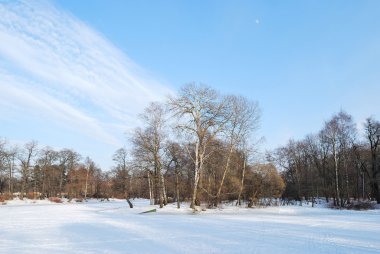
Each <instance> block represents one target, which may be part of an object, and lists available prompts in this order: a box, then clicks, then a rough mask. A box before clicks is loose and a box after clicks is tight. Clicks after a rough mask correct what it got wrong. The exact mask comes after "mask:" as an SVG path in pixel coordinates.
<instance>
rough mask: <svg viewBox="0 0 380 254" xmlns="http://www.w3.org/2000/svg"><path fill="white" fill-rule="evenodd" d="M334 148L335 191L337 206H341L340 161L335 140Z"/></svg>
mask: <svg viewBox="0 0 380 254" xmlns="http://www.w3.org/2000/svg"><path fill="white" fill-rule="evenodd" d="M332 147H333V154H334V156H333V157H334V168H335V191H336V204H337V205H338V206H340V202H339V198H340V194H339V171H338V159H337V155H336V147H335V140H334V141H333V144H332Z"/></svg>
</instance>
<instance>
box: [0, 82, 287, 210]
mask: <svg viewBox="0 0 380 254" xmlns="http://www.w3.org/2000/svg"><path fill="white" fill-rule="evenodd" d="M140 119H141V122H142V125H141V127H139V128H136V129H135V130H134V132H133V134H132V135H131V136H130V139H129V140H130V144H129V146H128V149H127V148H120V149H118V150H117V151H116V152H115V154H114V155H113V160H114V162H115V166H114V167H113V168H112V170H109V171H102V170H101V169H100V168H99V167H97V166H96V164H95V163H94V162H93V161H92V160H91V159H90V158H85V159H83V157H82V156H81V155H80V154H78V153H77V152H75V151H73V150H70V149H63V150H61V151H55V150H54V149H52V148H49V147H45V148H42V149H39V148H38V146H37V143H36V142H30V143H27V144H25V145H24V146H23V147H19V148H12V147H11V146H10V145H9V144H7V143H6V142H5V141H3V142H1V144H0V191H1V192H2V193H19V196H20V198H23V197H24V196H25V195H28V197H33V198H36V197H38V198H43V197H53V196H58V197H63V196H65V197H68V198H87V197H102V198H108V197H118V198H127V199H128V198H134V197H144V198H149V199H150V200H151V203H152V204H158V205H160V207H162V206H164V205H165V204H167V203H168V202H174V201H176V202H177V204H178V206H179V204H180V201H188V202H189V203H191V207H193V208H194V207H195V205H199V204H200V203H201V202H203V203H206V204H208V206H209V207H213V206H217V205H219V204H220V203H221V202H222V201H225V200H237V202H236V203H237V204H241V202H242V201H247V202H248V205H249V206H253V205H255V204H258V203H259V202H263V200H265V202H271V200H272V198H279V197H281V195H282V192H283V190H284V188H285V185H284V181H283V180H282V178H281V177H280V175H279V174H278V172H277V170H276V168H275V167H274V165H273V164H268V163H261V164H259V163H254V161H255V160H254V159H255V150H256V149H257V148H256V147H255V143H253V142H252V140H255V136H254V134H255V130H256V129H257V127H258V125H259V121H260V110H259V106H258V104H257V103H256V102H252V101H249V100H248V99H246V98H245V97H242V96H235V95H221V94H219V93H218V92H217V91H216V90H214V89H212V88H210V87H207V86H204V85H195V84H189V85H186V86H184V87H182V88H181V89H180V90H179V92H178V94H177V95H176V96H169V97H168V98H167V101H166V102H165V103H151V104H150V105H149V106H148V107H147V108H146V109H145V110H144V112H143V113H142V114H141V115H140ZM256 140H257V138H256Z"/></svg>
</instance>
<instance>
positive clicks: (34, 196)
mask: <svg viewBox="0 0 380 254" xmlns="http://www.w3.org/2000/svg"><path fill="white" fill-rule="evenodd" d="M40 196H41V193H39V192H28V193H26V198H27V199H39V198H40Z"/></svg>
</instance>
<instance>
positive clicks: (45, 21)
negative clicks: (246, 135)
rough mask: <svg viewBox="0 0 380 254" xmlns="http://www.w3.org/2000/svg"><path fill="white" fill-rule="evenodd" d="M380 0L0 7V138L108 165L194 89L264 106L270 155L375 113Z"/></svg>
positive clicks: (58, 2)
mask: <svg viewBox="0 0 380 254" xmlns="http://www.w3.org/2000/svg"><path fill="white" fill-rule="evenodd" d="M379 12H380V2H379V1H128V0H118V1H116V0H114V1H105V0H103V1H100V0H93V1H74V0H55V1H37V2H34V1H1V0H0V17H2V18H1V19H0V120H1V123H2V124H1V126H0V136H3V137H7V138H8V139H9V140H11V141H13V142H21V143H22V142H24V141H27V140H31V139H36V140H38V141H40V143H41V145H44V144H47V145H50V146H53V147H57V148H60V147H69V148H70V147H72V148H74V149H76V150H77V151H78V152H80V153H81V154H83V155H84V156H86V155H89V156H91V157H93V158H94V159H95V161H96V162H97V163H98V164H99V165H101V166H102V167H103V168H108V167H109V166H110V165H111V164H112V161H111V155H112V153H113V151H114V150H116V149H117V148H118V147H119V146H122V145H123V144H125V143H126V135H125V132H128V131H130V130H131V129H132V128H133V127H135V126H136V125H137V124H138V123H137V121H136V119H135V116H136V114H137V113H139V112H141V111H142V109H143V108H144V106H145V105H146V104H147V103H148V102H149V101H150V100H162V99H163V98H164V97H165V95H166V94H168V93H172V92H175V91H176V90H177V89H178V88H179V87H180V86H182V85H183V84H185V83H188V82H201V83H205V84H207V85H210V86H212V87H214V88H216V89H218V90H220V91H221V92H222V93H235V94H242V95H245V96H247V97H248V98H250V99H252V100H257V101H258V102H259V104H260V106H261V108H262V112H263V115H262V123H261V129H260V132H259V135H263V136H265V138H266V143H265V144H263V149H270V148H273V147H276V146H277V145H281V144H284V143H285V142H286V141H287V140H288V139H289V138H292V137H293V138H302V137H303V136H304V135H306V134H308V133H310V132H315V131H317V130H319V129H320V128H321V127H322V125H323V122H324V121H325V120H328V119H329V118H330V117H331V115H332V114H333V113H335V112H338V111H339V110H340V109H344V110H346V111H347V112H348V113H350V114H352V115H353V117H354V119H355V121H356V122H357V123H358V126H359V127H360V126H361V124H362V122H363V121H364V119H365V118H366V117H368V116H370V115H373V116H375V117H377V118H379V117H380V107H379V106H378V105H379V103H378V102H379V99H378V98H379V95H380V89H379V88H380V85H379V80H380V71H379V70H380V29H379V27H380V15H378V14H379Z"/></svg>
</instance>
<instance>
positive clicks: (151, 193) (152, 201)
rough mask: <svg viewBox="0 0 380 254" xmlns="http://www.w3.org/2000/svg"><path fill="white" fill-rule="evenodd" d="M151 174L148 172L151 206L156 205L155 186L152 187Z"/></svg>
mask: <svg viewBox="0 0 380 254" xmlns="http://www.w3.org/2000/svg"><path fill="white" fill-rule="evenodd" d="M150 178H151V177H150V172H148V185H149V200H150V204H151V205H154V200H153V199H154V197H153V188H152V187H153V186H152V183H151V179H150Z"/></svg>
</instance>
